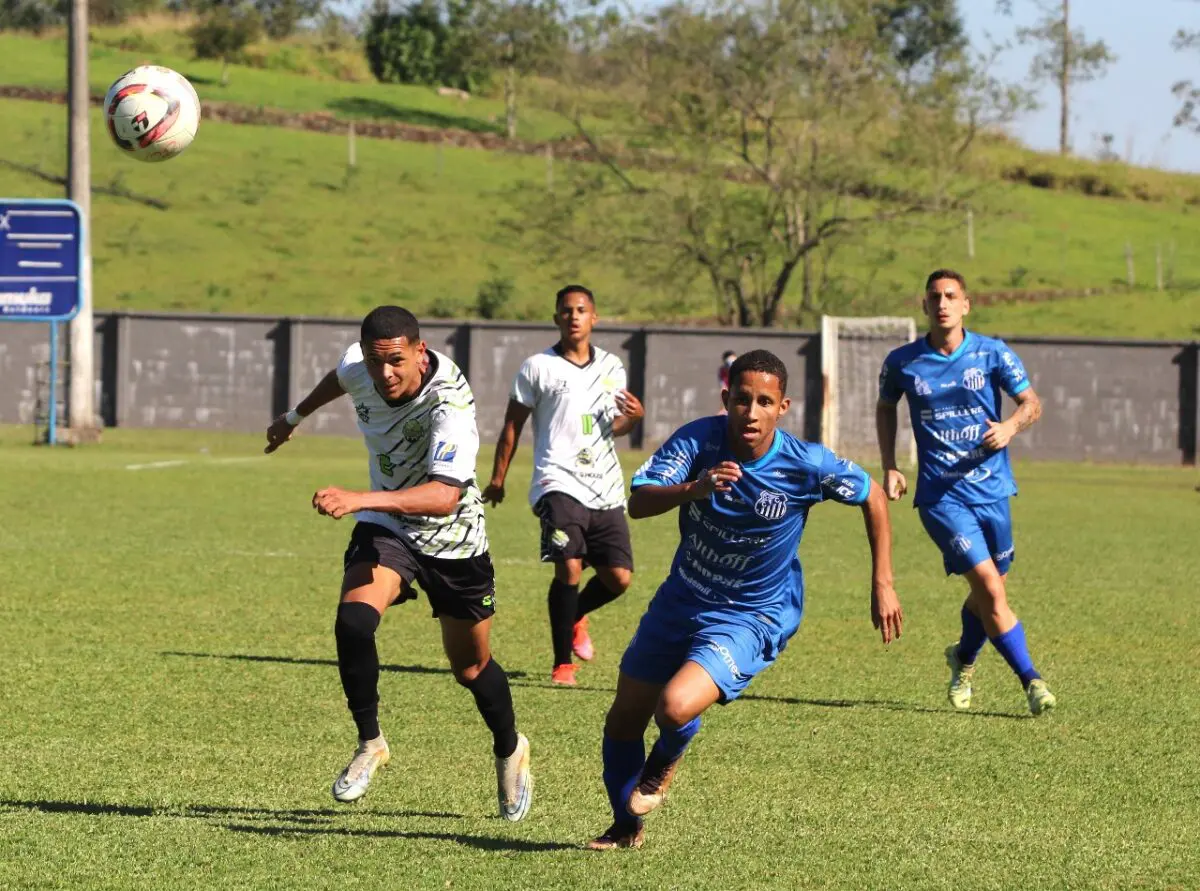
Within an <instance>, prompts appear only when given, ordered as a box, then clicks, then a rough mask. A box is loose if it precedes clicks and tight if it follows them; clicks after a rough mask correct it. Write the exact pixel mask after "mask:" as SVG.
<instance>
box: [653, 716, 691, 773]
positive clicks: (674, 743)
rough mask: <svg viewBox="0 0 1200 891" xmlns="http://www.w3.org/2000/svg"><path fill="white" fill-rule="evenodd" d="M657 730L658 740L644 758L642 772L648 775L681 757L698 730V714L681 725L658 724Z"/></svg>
mask: <svg viewBox="0 0 1200 891" xmlns="http://www.w3.org/2000/svg"><path fill="white" fill-rule="evenodd" d="M658 730H659V734H658V741H657V742H655V743H654V745H653V747H651V749H650V757H648V758H647V759H646V769H645V771H644V773H646V774H647V775H650V776H653V775H654V774H656V773H658V772H659V771H661V770H664V769H665V768H666V766H667V765H668V764H671V763H673V762H675V761H678V760H679V759H680V758H682V757H683V753H684V752H685V751H686V750H687V747H688V743H690V742H691V741H692V737H694V736H695V735H696V734H697V733H698V732H699V731H700V716H699V715H697V716H696V717H694V718H692V720H690V721H688V722H687V723H686V724H684V725H683V726H682V727H663V726H662V724H659V725H658Z"/></svg>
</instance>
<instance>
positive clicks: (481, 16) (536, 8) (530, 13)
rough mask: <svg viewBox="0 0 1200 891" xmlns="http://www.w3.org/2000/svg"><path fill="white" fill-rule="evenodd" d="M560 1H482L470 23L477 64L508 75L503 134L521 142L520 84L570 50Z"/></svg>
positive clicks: (505, 88) (505, 80)
mask: <svg viewBox="0 0 1200 891" xmlns="http://www.w3.org/2000/svg"><path fill="white" fill-rule="evenodd" d="M566 34H567V32H566V28H565V26H564V24H563V21H562V7H561V6H560V5H559V3H558V0H483V2H481V3H480V5H479V7H478V10H477V14H476V15H475V17H474V19H473V22H472V23H471V47H472V50H473V52H474V54H475V58H477V59H478V61H479V63H480V64H482V65H485V66H487V67H490V68H498V69H500V70H502V71H503V72H504V132H505V134H506V135H507V136H508V138H509V139H516V137H517V94H518V89H519V84H520V81H521V79H522V78H524V77H528V76H529V75H531V74H536V73H539V72H541V71H544V70H546V69H547V68H548V66H549V65H550V64H551V62H552V61H553V60H554V59H555V57H556V56H557V55H558V53H559V52H561V51H562V50H564V49H565V48H566Z"/></svg>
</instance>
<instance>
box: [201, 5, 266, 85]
mask: <svg viewBox="0 0 1200 891" xmlns="http://www.w3.org/2000/svg"><path fill="white" fill-rule="evenodd" d="M261 30H262V22H261V21H260V20H259V17H258V13H257V12H256V11H255V10H254V9H253V8H252V7H250V6H249V5H247V4H244V3H220V2H219V3H216V4H213V5H212V6H210V7H209V8H208V9H207V10H206V11H205V12H204V13H203V14H202V15H201V17H200V20H199V21H198V22H196V24H195V25H193V26H192V27H191V29H190V30H189V31H188V36H189V37H191V39H192V49H193V51H194V52H195V54H196V58H198V59H220V60H221V84H222V85H225V84H227V83H228V82H229V63H230V62H231V61H232V60H234V59H236V58H237V56H238V54H239V53H240V52H241V51H242V50H243V49H245V48H246V45H247V44H250V43H252V42H254V41H255V40H257V39H258V35H259V32H260V31H261Z"/></svg>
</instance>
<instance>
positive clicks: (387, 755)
mask: <svg viewBox="0 0 1200 891" xmlns="http://www.w3.org/2000/svg"><path fill="white" fill-rule="evenodd" d="M391 757H392V753H391V751H390V750H389V749H388V744H387V740H385V739H384V738H383V736H382V735H380V736H377V737H375V739H369V740H359V741H358V748H357V749H356V750H355V752H354V758H352V759H351V761H350V763H349V764H347V765H346V769H345V770H343V771H342V775H341V776H340V777H338V778H337V779H336V780H334V783H333V797H334V798H336V799H337V800H338V801H343V802H351V801H358V799H360V798H362V797H363V796H364V795H366V794H367V786H369V785H370V784H371V777H373V776H375V771H377V770H379V768H381V767H383V765H385V764H387V763H388V761H389V760H390V759H391Z"/></svg>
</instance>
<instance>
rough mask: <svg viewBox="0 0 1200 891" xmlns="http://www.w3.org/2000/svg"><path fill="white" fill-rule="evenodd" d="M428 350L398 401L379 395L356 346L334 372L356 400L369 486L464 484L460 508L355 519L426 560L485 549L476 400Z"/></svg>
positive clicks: (444, 360) (459, 376)
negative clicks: (411, 392) (424, 366)
mask: <svg viewBox="0 0 1200 891" xmlns="http://www.w3.org/2000/svg"><path fill="white" fill-rule="evenodd" d="M428 354H429V370H428V371H427V372H426V374H425V378H424V380H423V381H422V384H421V389H420V390H419V391H418V392H417V395H416V396H414V397H412V398H411V399H408V400H405V401H404V402H401V403H395V404H393V403H389V402H387V401H386V400H385V399H384V398H383V397H382V396H380V395H379V391H377V390H376V389H375V383H374V381H372V380H371V376H370V374H368V372H367V367H366V365H365V364H364V363H363V354H362V347H361V346H360V345H359V344H357V343H355V344H354V345H353V346H351V347H350V348H349V349H347V350H346V352H345V353H344V354H343V356H342V361H341V362H340V363H339V365H338V370H337V375H338V380H339V381H340V382H341V385H342V389H343V390H345V391H346V392H347V393H348V394H349V395H350V398H351V399H353V400H354V411H355V413H356V414H357V415H358V429H359V431H360V432H361V433H362V436H363V442H364V443H365V444H366V447H367V453H368V455H369V460H370V476H371V489H372V490H374V491H395V490H397V489H407V488H412V487H413V486H419V485H420V484H421V483H426V482H429V481H430V480H437V481H441V482H445V483H450V484H451V485H459V486H462V498H461V499H460V500H459V502H458V508H457V509H456V510H455V511H454V512H453V513H451V514H449V515H448V516H444V517H430V516H401V515H399V514H389V513H382V512H378V511H363V512H361V513H359V514H358V515H357V519H358V520H359V522H363V523H377V524H378V525H380V526H383V527H385V528H387V529H390V530H392V531H393V532H395V533H396V534H397V535H398V536H400V537H401V538H403V539H405V540H406V541H407V542H408V543H409V544H410V545H411V546H412V547H413V549H414V550H416V551H418V552H419V553H422V554H425V555H426V556H428V557H437V558H439V559H444V560H457V559H462V558H465V557H475V556H478V555H479V554H483V553H485V552H486V551H487V549H488V539H487V531H486V529H485V527H484V521H483V499H482V498H481V497H480V494H479V487H478V486H477V485H476V484H475V459H476V456H477V455H478V454H479V429H478V427H476V425H475V397H474V395H473V394H472V393H471V386H470V384H468V383H467V379H466V376H465V375H463V373H462V370H461V369H460V368H459V367H458V366H457V365H455V364H454V362H453V361H451V360H450V358H449V357H447V356H445V355H443V354H441V353H438V352H435V351H434V350H429V351H428Z"/></svg>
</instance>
